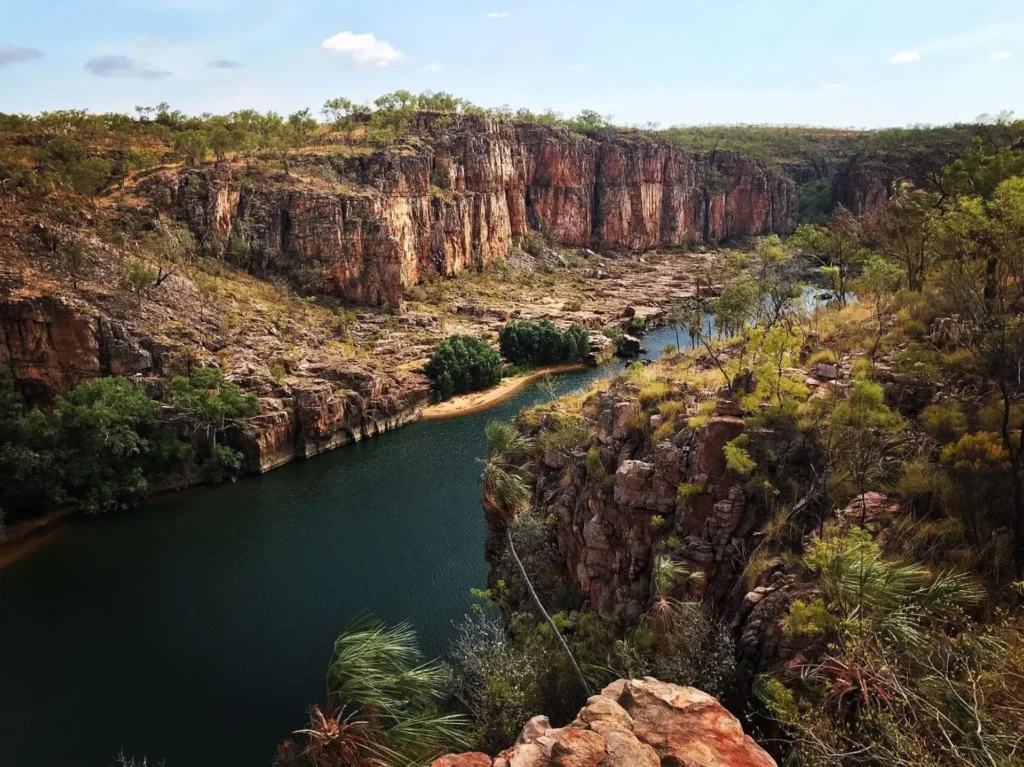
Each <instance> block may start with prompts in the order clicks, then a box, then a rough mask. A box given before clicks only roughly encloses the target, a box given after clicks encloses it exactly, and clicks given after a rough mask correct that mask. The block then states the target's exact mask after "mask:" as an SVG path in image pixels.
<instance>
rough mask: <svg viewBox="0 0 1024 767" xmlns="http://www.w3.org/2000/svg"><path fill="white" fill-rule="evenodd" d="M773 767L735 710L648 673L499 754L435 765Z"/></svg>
mask: <svg viewBox="0 0 1024 767" xmlns="http://www.w3.org/2000/svg"><path fill="white" fill-rule="evenodd" d="M598 765H600V767H660V766H661V765H671V766H672V767H775V761H774V760H773V759H772V758H771V757H770V756H768V754H767V753H766V752H765V751H764V750H763V749H762V748H761V747H760V746H758V745H757V743H755V742H754V741H753V739H752V738H750V737H749V736H748V735H745V734H744V733H743V728H742V727H740V723H739V722H738V721H737V720H736V717H734V716H733V715H732V714H730V713H729V712H728V711H726V710H725V709H724V708H723V707H722V706H721V705H720V704H719V703H718V701H717V700H715V699H714V698H712V697H711V696H710V695H708V694H707V693H703V692H701V691H700V690H696V689H694V688H692V687H679V686H677V685H674V684H666V683H664V682H659V681H658V680H657V679H653V678H651V677H647V678H645V679H644V680H643V681H640V680H637V679H633V680H626V679H620V680H619V681H617V682H613V683H612V684H610V685H608V687H606V688H605V689H604V690H602V691H601V694H600V695H595V696H593V697H592V698H590V700H588V701H587V705H586V706H584V707H583V709H582V710H581V711H580V713H579V715H578V716H577V717H576V719H575V721H573V722H571V723H570V724H568V725H566V726H565V727H557V728H553V727H551V726H550V724H549V722H548V719H547V717H544V716H537V717H534V718H533V719H531V720H530V721H529V722H527V723H526V726H525V727H524V728H523V732H522V734H521V735H520V736H519V739H518V740H517V741H516V744H515V745H514V746H512V748H509V749H506V750H505V751H502V752H501V753H500V754H499V755H498V756H497V757H495V758H493V759H492V758H491V757H489V756H487V755H486V754H480V753H471V754H454V755H449V756H443V757H441V758H440V759H438V760H436V761H435V762H434V763H433V765H432V767H598Z"/></svg>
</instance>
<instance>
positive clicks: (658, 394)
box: [639, 381, 669, 407]
mask: <svg viewBox="0 0 1024 767" xmlns="http://www.w3.org/2000/svg"><path fill="white" fill-rule="evenodd" d="M668 393H669V386H668V384H667V383H665V382H664V381H651V382H650V383H648V384H645V385H644V386H643V388H641V389H640V395H639V397H640V404H642V405H643V406H644V407H650V406H651V405H653V404H655V403H657V402H660V401H661V400H663V399H665V397H667V396H668Z"/></svg>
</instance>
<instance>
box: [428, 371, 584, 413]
mask: <svg viewBox="0 0 1024 767" xmlns="http://www.w3.org/2000/svg"><path fill="white" fill-rule="evenodd" d="M585 367H586V365H584V364H583V363H582V362H572V363H566V364H562V365H548V366H547V367H543V368H537V369H536V370H533V371H530V372H529V373H524V374H522V375H517V376H512V377H510V378H505V379H503V380H502V382H501V383H500V384H498V385H497V386H494V387H492V388H490V389H486V390H484V391H478V392H472V393H471V394H460V395H459V396H457V397H452V398H451V399H450V400H446V401H444V402H439V403H438V404H436V405H430V406H429V407H426V408H424V409H423V412H422V413H421V414H420V417H421V418H423V419H424V420H428V421H429V420H434V419H438V418H454V417H455V416H460V415H469V414H471V413H479V412H481V411H483V410H487V409H489V408H492V407H494V406H495V405H497V404H498V403H500V402H504V401H505V400H507V399H508V398H509V397H512V396H513V395H515V394H518V393H519V392H521V391H522V390H523V389H525V388H526V387H527V386H529V385H530V384H531V383H533V382H534V381H536V380H538V379H541V378H543V377H544V376H548V375H557V374H559V373H569V372H571V371H573V370H582V369H584V368H585Z"/></svg>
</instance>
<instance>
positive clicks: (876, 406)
mask: <svg viewBox="0 0 1024 767" xmlns="http://www.w3.org/2000/svg"><path fill="white" fill-rule="evenodd" d="M901 426H902V421H901V419H900V417H899V415H897V414H896V413H894V412H892V411H891V410H890V409H889V408H888V407H887V406H886V404H885V394H884V392H883V391H882V387H881V386H880V385H879V384H877V383H874V382H873V381H868V380H866V379H860V380H857V381H855V382H854V384H853V391H852V392H851V394H850V396H849V397H847V398H845V399H841V400H839V401H838V402H837V403H835V404H834V405H833V407H832V410H831V412H830V413H829V415H828V421H827V429H826V443H825V445H824V447H825V449H826V451H827V452H828V455H829V460H830V462H831V463H832V464H833V466H834V467H835V468H836V469H837V471H834V472H833V483H834V484H835V485H841V484H845V483H847V482H848V483H850V484H851V485H852V486H853V488H854V491H855V494H856V497H857V498H858V499H859V500H860V501H861V525H862V526H863V524H864V521H865V518H866V515H867V505H866V503H865V501H864V495H865V493H867V492H868V490H870V489H872V487H873V485H874V483H875V482H876V481H877V480H879V479H880V478H881V477H882V476H883V472H884V470H885V466H884V462H883V458H884V456H885V454H886V452H887V450H888V449H889V444H888V438H889V437H891V436H892V435H894V434H895V433H896V432H897V431H899V429H900V428H901Z"/></svg>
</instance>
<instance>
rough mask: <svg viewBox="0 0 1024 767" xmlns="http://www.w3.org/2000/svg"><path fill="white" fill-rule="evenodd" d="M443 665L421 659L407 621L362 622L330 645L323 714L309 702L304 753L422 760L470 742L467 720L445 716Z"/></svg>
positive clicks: (366, 763)
mask: <svg viewBox="0 0 1024 767" xmlns="http://www.w3.org/2000/svg"><path fill="white" fill-rule="evenodd" d="M443 682H444V669H443V667H441V666H439V665H437V664H432V663H423V662H422V656H421V655H420V652H419V649H418V647H417V644H416V634H415V632H414V631H413V630H412V628H411V627H410V626H409V625H408V624H404V623H403V624H401V625H398V626H393V627H387V626H384V625H383V624H381V623H378V622H376V621H369V620H361V621H358V622H357V623H356V624H354V625H353V626H352V627H350V628H349V629H348V630H346V631H345V632H344V633H343V634H342V635H341V636H339V637H338V639H337V641H336V642H335V643H334V655H333V657H332V658H331V665H330V666H329V667H328V670H327V700H328V708H327V711H321V710H320V709H319V708H316V707H314V709H313V710H312V714H311V717H310V725H309V727H308V728H306V729H304V730H299V731H298V732H297V733H296V734H299V735H303V736H305V739H306V744H307V745H306V749H305V754H306V756H307V757H308V758H309V760H310V762H311V763H312V764H313V765H315V766H316V767H394V766H396V765H401V766H402V767H404V766H405V765H424V764H428V763H430V761H431V760H433V759H434V758H436V757H437V756H438V755H439V754H441V753H443V752H444V751H446V750H448V749H450V748H460V747H464V746H466V745H468V744H467V739H466V736H465V731H466V724H467V723H466V721H465V719H464V718H463V717H461V716H456V715H450V714H444V713H442V712H441V711H440V709H439V704H440V703H441V702H442V701H443V699H444V685H443Z"/></svg>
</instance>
